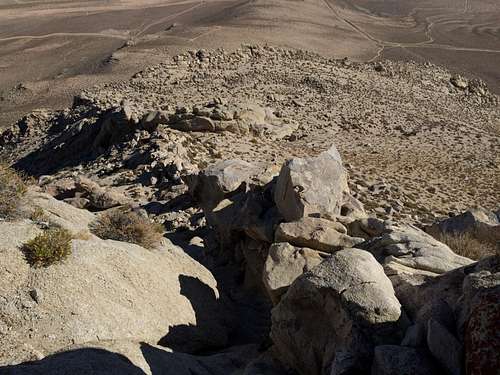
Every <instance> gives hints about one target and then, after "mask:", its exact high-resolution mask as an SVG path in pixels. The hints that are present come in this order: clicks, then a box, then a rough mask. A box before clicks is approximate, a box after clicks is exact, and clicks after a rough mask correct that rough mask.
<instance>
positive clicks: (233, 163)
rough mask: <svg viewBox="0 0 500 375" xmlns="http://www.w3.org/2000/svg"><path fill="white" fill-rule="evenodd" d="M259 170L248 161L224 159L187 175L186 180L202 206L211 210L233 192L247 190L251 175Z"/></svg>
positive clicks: (192, 193) (191, 192)
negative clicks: (196, 172)
mask: <svg viewBox="0 0 500 375" xmlns="http://www.w3.org/2000/svg"><path fill="white" fill-rule="evenodd" d="M258 172H259V169H258V168H257V167H256V166H255V165H253V164H250V163H248V162H246V161H243V160H237V159H236V160H223V161H220V162H217V163H215V164H212V165H210V166H208V167H207V168H206V169H204V170H203V171H201V172H199V173H198V174H194V175H188V176H185V177H184V181H185V182H186V184H187V185H188V188H189V193H190V194H191V195H192V196H193V197H194V198H195V199H196V201H197V202H198V203H199V204H200V206H201V207H202V208H203V209H204V210H206V211H210V210H212V209H214V208H215V207H216V206H217V205H218V204H219V203H220V202H221V201H222V200H223V199H224V198H227V197H228V196H230V195H231V194H235V193H236V192H239V191H246V187H247V185H248V184H249V183H250V180H251V177H252V176H253V175H255V174H257V173H258Z"/></svg>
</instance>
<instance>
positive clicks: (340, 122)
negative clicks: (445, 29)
mask: <svg viewBox="0 0 500 375" xmlns="http://www.w3.org/2000/svg"><path fill="white" fill-rule="evenodd" d="M198 52H199V53H198ZM198 52H196V53H186V54H182V55H179V56H177V57H175V58H173V59H172V61H166V62H165V63H162V64H159V65H158V66H155V67H151V68H147V69H145V70H144V71H143V72H141V73H138V74H136V75H135V76H134V77H133V78H131V79H130V80H129V81H127V82H117V83H112V84H109V85H107V86H105V87H100V88H98V89H95V90H89V91H87V92H85V93H82V94H81V95H79V96H78V97H77V98H75V100H74V103H73V106H72V107H71V108H69V109H66V110H62V111H57V112H49V111H38V112H36V113H33V114H31V115H28V116H26V117H25V118H23V119H21V120H20V121H19V122H18V123H17V124H15V126H14V127H12V128H11V129H8V130H7V131H5V132H4V133H2V135H0V156H1V157H2V160H7V161H8V162H9V163H10V164H11V165H13V166H14V167H15V168H17V169H20V170H22V171H23V172H25V173H27V174H29V175H31V176H33V177H35V178H36V181H37V182H36V186H31V187H30V189H29V190H28V192H27V193H26V194H25V197H24V198H23V199H24V200H25V202H22V203H23V205H24V206H26V207H24V208H23V210H25V211H26V212H28V213H29V214H28V215H24V216H22V215H21V216H20V217H16V218H12V219H9V220H10V221H7V220H4V219H0V237H1V238H2V241H1V242H0V366H2V367H0V374H1V375H4V374H6V375H7V374H8V375H11V374H33V375H35V374H40V373H49V374H60V375H75V374H82V375H83V374H103V375H104V374H109V373H120V374H125V375H143V374H147V375H158V374H172V375H179V374H180V375H184V374H186V375H192V374H198V375H205V374H206V375H209V374H233V375H241V374H244V375H264V374H265V375H289V374H294V375H295V374H299V375H348V374H360V375H368V374H370V375H396V374H397V375H401V374H408V375H410V374H422V375H423V374H430V375H434V374H435V375H443V374H446V375H490V374H497V373H498V369H499V368H500V355H499V354H498V353H499V352H500V338H499V334H498V332H500V327H499V322H500V303H499V301H500V256H499V253H498V252H496V253H495V250H494V249H493V250H491V249H489V250H488V251H484V252H480V251H479V252H477V254H488V255H487V256H484V257H481V256H477V257H475V258H474V259H475V260H473V259H469V258H468V257H466V256H464V254H469V253H467V252H465V251H459V250H457V248H456V247H455V246H452V243H451V242H447V241H445V240H444V238H446V236H451V237H453V238H455V237H456V238H461V237H460V236H456V234H459V235H462V234H464V233H469V234H470V235H471V236H472V237H473V238H474V239H475V240H477V241H476V246H479V247H482V246H483V243H481V242H480V240H484V239H487V241H488V243H489V244H493V243H495V241H498V239H499V238H498V229H499V227H500V226H499V215H498V211H497V212H495V213H492V212H490V211H491V210H493V209H497V208H498V207H497V204H498V192H497V191H496V190H495V181H496V180H498V179H496V178H495V177H497V176H498V171H499V169H498V168H497V165H498V162H497V161H498V160H497V159H498V155H499V153H498V152H497V150H498V146H499V145H500V144H499V143H498V142H499V141H498V134H497V133H495V132H494V130H492V129H496V128H495V126H496V123H495V119H496V118H498V114H499V113H500V112H499V110H498V106H497V103H498V99H497V97H496V96H494V95H493V94H491V93H489V92H488V91H487V88H486V87H485V86H484V85H483V84H480V83H478V82H475V81H468V80H466V79H465V78H463V77H458V76H457V77H455V78H453V79H450V73H449V72H447V71H445V70H444V69H441V68H439V67H435V66H431V65H428V66H427V65H425V66H422V65H419V64H416V63H404V64H403V63H396V62H389V61H388V62H384V63H383V64H382V63H376V64H357V63H349V62H347V61H343V60H334V59H326V58H322V57H320V56H316V55H313V54H310V53H307V52H303V51H289V50H282V49H274V48H272V47H262V48H261V47H259V48H255V47H244V48H242V49H240V50H237V51H235V52H231V53H228V52H225V51H211V52H208V51H198ZM228 66H231V67H234V69H227V67H228ZM402 97H404V98H405V99H408V100H407V101H406V103H407V105H405V106H403V107H402V106H401V98H402ZM211 98H215V99H211ZM200 103H201V104H200ZM431 119H432V121H431ZM476 124H481V126H477V125H476ZM332 139H335V142H336V144H337V146H338V149H337V147H336V146H332V144H331V141H332ZM375 139H376V141H374V140H375ZM339 150H340V151H341V152H342V155H343V158H344V160H343V159H342V158H341V156H340V152H339ZM346 161H347V162H346ZM465 179H467V181H468V182H469V183H468V184H467V185H466V186H464V187H463V188H462V187H460V186H461V185H460V183H462V182H463V181H464V180H465ZM32 185H35V182H33V184H32ZM0 188H1V186H0ZM473 201H477V202H479V201H481V202H482V204H484V207H485V208H486V209H488V210H490V211H487V210H482V209H474V210H470V211H468V212H465V213H464V214H459V213H460V212H463V211H464V210H465V209H466V207H469V206H471V202H473ZM21 206H22V205H21ZM110 210H113V211H111V212H110ZM129 211H132V212H133V214H134V215H135V216H137V217H140V218H141V219H144V220H143V221H142V220H141V223H143V225H142V227H141V228H142V229H144V228H146V229H147V228H149V227H148V225H151V226H152V227H151V228H153V229H154V230H155V233H156V234H158V231H162V230H163V229H164V233H163V234H164V236H165V237H167V238H168V239H167V238H164V239H163V242H162V243H161V244H160V245H158V246H157V248H153V249H146V248H144V247H141V246H139V245H133V244H131V243H128V242H124V241H127V240H130V237H126V239H123V238H122V241H115V240H109V239H107V240H106V239H102V238H98V237H96V235H94V234H92V233H91V232H90V231H89V228H90V230H94V232H95V233H102V232H101V231H96V230H95V225H106V224H105V221H104V220H97V221H96V218H103V217H106V216H105V215H108V214H112V213H113V212H115V213H120V212H121V213H128V212H129ZM146 219H151V220H149V221H148V220H146ZM144 223H146V224H144ZM158 223H161V224H163V227H161V226H158ZM153 226H154V227H153ZM53 227H54V228H53ZM151 228H149V229H151ZM51 229H59V230H65V231H67V232H70V233H71V238H72V239H71V241H70V249H71V251H70V254H69V255H68V256H67V258H66V259H65V260H64V261H62V262H56V263H54V264H51V265H48V266H47V267H44V268H41V267H38V268H37V267H34V266H33V265H32V264H30V263H29V262H28V259H27V258H26V257H25V251H26V248H25V246H26V244H27V243H30V242H31V241H32V240H33V239H35V238H36V237H38V235H39V234H40V233H47V232H48V231H49V230H51ZM120 229H123V228H120ZM142 229H141V230H142ZM100 235H101V236H103V237H105V235H103V234H100ZM113 238H114V237H113ZM68 241H69V240H68ZM468 256H469V255H468ZM26 361H29V362H26Z"/></svg>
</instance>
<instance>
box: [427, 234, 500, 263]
mask: <svg viewBox="0 0 500 375" xmlns="http://www.w3.org/2000/svg"><path fill="white" fill-rule="evenodd" d="M435 238H436V239H437V240H438V241H440V242H443V243H444V244H446V245H448V247H449V248H450V249H451V250H453V251H454V252H455V253H456V254H458V255H461V256H464V257H467V258H470V259H474V260H479V259H482V258H486V257H488V256H491V255H494V254H495V245H494V244H492V243H491V242H489V241H481V240H479V239H477V238H476V237H475V236H474V235H473V234H472V233H470V232H465V233H439V234H437V235H436V236H435Z"/></svg>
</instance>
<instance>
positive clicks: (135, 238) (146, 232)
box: [91, 210, 163, 249]
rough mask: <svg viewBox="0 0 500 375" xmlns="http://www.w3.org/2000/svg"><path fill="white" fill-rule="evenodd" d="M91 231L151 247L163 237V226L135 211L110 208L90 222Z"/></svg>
mask: <svg viewBox="0 0 500 375" xmlns="http://www.w3.org/2000/svg"><path fill="white" fill-rule="evenodd" d="M91 230H92V232H93V233H94V234H95V235H96V236H98V237H100V238H102V239H109V240H116V241H124V242H131V243H135V244H137V245H140V246H142V247H145V248H148V249H151V248H154V247H156V246H158V245H159V244H160V242H161V239H162V238H163V226H162V225H160V224H158V223H154V222H152V221H151V220H149V219H148V218H145V217H142V216H140V215H138V214H136V213H135V212H124V211H121V210H112V211H108V212H105V213H104V214H102V215H100V216H99V218H98V219H97V220H96V221H94V222H93V223H92V224H91Z"/></svg>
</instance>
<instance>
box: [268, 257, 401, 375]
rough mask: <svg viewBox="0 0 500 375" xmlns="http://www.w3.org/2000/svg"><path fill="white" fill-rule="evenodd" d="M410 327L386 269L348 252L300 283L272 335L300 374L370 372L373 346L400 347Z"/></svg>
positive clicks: (281, 307)
mask: <svg viewBox="0 0 500 375" xmlns="http://www.w3.org/2000/svg"><path fill="white" fill-rule="evenodd" d="M406 325H407V319H406V317H405V316H404V314H403V313H402V310H401V305H400V304H399V301H398V300H397V299H396V296H395V295H394V289H393V288H392V284H391V282H390V280H389V279H388V278H387V276H386V275H385V274H384V270H383V268H382V266H381V265H380V264H379V263H378V262H377V261H376V259H375V258H374V257H373V256H372V255H371V254H370V253H368V252H366V251H363V250H359V249H345V250H341V251H338V252H336V253H334V254H333V255H332V256H331V257H330V258H328V259H326V260H324V261H323V262H322V263H321V264H320V265H318V266H316V267H314V268H313V269H312V270H311V271H309V272H307V273H305V274H303V275H302V276H300V277H299V278H298V279H297V280H295V282H294V283H293V284H292V285H291V286H290V288H289V289H288V292H287V293H286V294H285V295H284V296H283V297H282V299H281V301H280V303H279V304H278V305H277V306H276V307H275V308H274V309H273V312H272V328H271V337H272V339H273V341H274V343H275V345H276V348H277V350H278V351H279V353H280V354H281V356H282V358H283V360H284V362H285V363H287V364H288V365H290V366H291V367H293V368H294V369H295V370H297V371H298V372H299V373H300V374H308V375H315V374H333V375H336V374H347V373H367V372H368V371H369V369H370V366H371V361H372V356H373V348H374V347H375V346H377V345H382V344H393V343H399V342H400V341H401V338H402V334H403V333H404V330H405V329H406Z"/></svg>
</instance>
